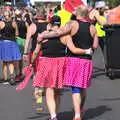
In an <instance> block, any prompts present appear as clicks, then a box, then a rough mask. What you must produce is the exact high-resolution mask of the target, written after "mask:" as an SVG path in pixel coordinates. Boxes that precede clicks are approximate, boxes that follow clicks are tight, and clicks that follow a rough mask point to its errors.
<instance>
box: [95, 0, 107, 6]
mask: <svg viewBox="0 0 120 120" xmlns="http://www.w3.org/2000/svg"><path fill="white" fill-rule="evenodd" d="M105 6H106V3H105V2H104V1H98V2H96V3H95V8H102V7H105Z"/></svg>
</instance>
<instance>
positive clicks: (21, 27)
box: [16, 20, 27, 39]
mask: <svg viewBox="0 0 120 120" xmlns="http://www.w3.org/2000/svg"><path fill="white" fill-rule="evenodd" d="M16 23H17V26H18V31H19V37H21V38H24V39H25V38H26V32H27V27H26V25H25V22H24V21H23V20H16Z"/></svg>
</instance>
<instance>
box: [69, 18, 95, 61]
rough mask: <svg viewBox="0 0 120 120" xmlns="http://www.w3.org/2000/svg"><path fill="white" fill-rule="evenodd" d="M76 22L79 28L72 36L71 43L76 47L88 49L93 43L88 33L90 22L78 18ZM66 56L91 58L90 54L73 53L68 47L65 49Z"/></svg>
mask: <svg viewBox="0 0 120 120" xmlns="http://www.w3.org/2000/svg"><path fill="white" fill-rule="evenodd" d="M77 22H78V23H79V29H78V32H77V33H76V34H75V35H74V36H72V40H73V43H74V45H75V46H76V47H78V48H82V49H88V48H90V47H92V43H93V39H92V36H91V34H90V23H88V22H82V21H79V20H77ZM67 56H69V57H79V58H84V59H92V56H90V55H78V54H73V53H72V52H71V51H70V50H69V49H68V50H67Z"/></svg>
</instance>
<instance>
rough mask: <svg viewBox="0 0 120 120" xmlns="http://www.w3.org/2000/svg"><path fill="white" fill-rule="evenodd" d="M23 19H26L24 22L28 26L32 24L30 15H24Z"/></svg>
mask: <svg viewBox="0 0 120 120" xmlns="http://www.w3.org/2000/svg"><path fill="white" fill-rule="evenodd" d="M25 18H26V22H27V23H28V24H29V25H30V24H31V23H32V21H31V19H30V15H29V14H26V15H25Z"/></svg>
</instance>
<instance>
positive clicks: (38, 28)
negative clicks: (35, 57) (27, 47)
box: [31, 22, 48, 52]
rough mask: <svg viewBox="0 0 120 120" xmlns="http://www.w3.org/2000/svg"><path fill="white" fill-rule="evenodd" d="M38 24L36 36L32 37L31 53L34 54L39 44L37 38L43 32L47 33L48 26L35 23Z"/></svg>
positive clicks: (45, 23)
mask: <svg viewBox="0 0 120 120" xmlns="http://www.w3.org/2000/svg"><path fill="white" fill-rule="evenodd" d="M35 24H36V27H37V29H36V32H35V34H34V35H32V43H31V45H32V46H31V51H32V52H33V51H34V50H35V48H36V44H37V36H38V33H42V32H43V31H45V30H46V29H47V24H48V22H41V23H39V22H38V23H35Z"/></svg>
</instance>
